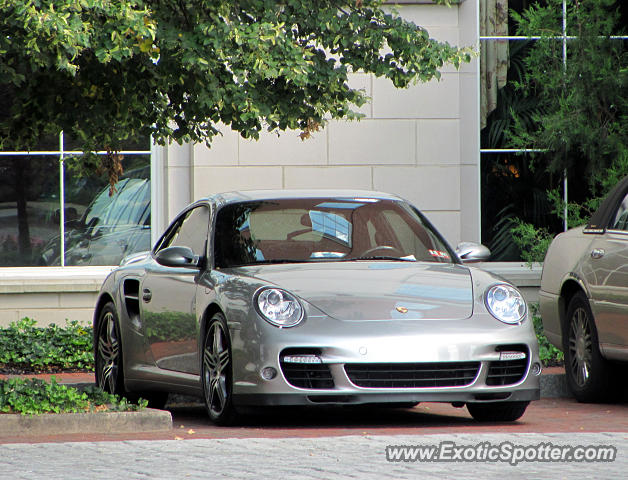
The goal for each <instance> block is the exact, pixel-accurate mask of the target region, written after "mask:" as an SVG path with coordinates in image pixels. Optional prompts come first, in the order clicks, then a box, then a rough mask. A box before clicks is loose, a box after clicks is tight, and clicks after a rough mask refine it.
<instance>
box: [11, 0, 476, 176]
mask: <svg viewBox="0 0 628 480" xmlns="http://www.w3.org/2000/svg"><path fill="white" fill-rule="evenodd" d="M449 2H450V0H439V3H446V4H448V3H449ZM470 58H471V51H470V50H469V49H457V48H454V47H452V46H450V45H448V44H446V43H439V42H437V41H435V40H433V39H430V38H429V36H428V33H427V32H426V31H425V30H424V29H422V28H421V27H418V26H416V25H414V24H413V23H409V22H407V21H404V20H402V19H401V18H399V17H398V16H395V15H393V14H390V13H386V12H385V11H384V10H383V8H382V1H381V0H316V1H313V2H304V1H303V0H240V1H233V0H124V1H123V0H118V1H113V0H47V1H46V0H0V104H4V106H5V107H6V108H1V109H0V148H5V149H6V148H30V147H32V146H33V145H35V144H36V143H37V140H38V139H39V138H41V137H42V136H43V135H45V134H50V133H57V132H58V131H61V130H63V131H65V132H67V133H68V134H70V135H72V136H73V137H76V138H78V139H80V141H81V143H82V145H83V149H84V150H85V151H86V152H87V151H90V150H92V149H95V148H96V147H99V148H103V146H104V147H105V148H107V149H108V150H110V151H112V152H115V151H116V150H119V148H120V145H121V143H122V142H123V141H124V140H125V139H127V138H129V137H138V136H148V135H152V136H153V138H154V139H155V140H156V141H157V142H159V143H161V144H164V143H166V142H168V141H173V140H174V141H177V142H184V141H192V142H201V141H203V142H206V143H207V144H208V145H209V144H211V140H212V138H213V137H214V135H216V134H218V133H219V131H218V125H220V124H224V125H228V126H230V127H231V128H232V129H234V130H236V131H238V132H239V133H240V134H241V135H242V136H244V137H246V138H249V137H253V138H257V137H258V136H259V133H260V132H261V131H262V130H264V129H267V130H269V131H280V130H286V129H300V130H301V135H302V137H303V138H305V137H307V136H309V135H310V134H311V133H312V132H313V131H316V130H317V129H318V128H319V127H320V126H321V125H322V124H324V122H325V119H327V118H332V119H336V118H356V117H357V116H358V115H357V114H356V113H354V112H353V111H352V108H353V106H354V105H355V106H359V105H362V104H363V103H364V102H365V101H366V98H365V95H364V93H363V92H361V91H357V90H355V89H352V88H350V87H349V86H348V83H347V78H348V75H349V73H350V72H352V71H353V72H360V71H361V72H368V73H373V74H375V75H377V76H384V77H387V78H389V79H390V80H391V81H392V82H393V83H394V85H395V86H397V87H406V86H408V85H409V84H410V83H411V82H414V81H428V80H430V79H432V78H438V77H439V68H441V67H442V66H443V65H444V64H446V63H453V64H454V65H456V66H458V65H460V63H461V62H463V61H469V60H470ZM105 161H106V162H108V164H107V165H106V167H107V168H108V170H109V174H110V177H112V178H114V179H115V177H116V176H117V174H118V173H119V162H117V161H116V156H115V155H110V156H108V157H107V158H106V159H105ZM85 162H87V163H88V164H89V163H90V162H92V163H93V162H94V159H93V158H92V159H91V160H89V158H87V159H86V160H85ZM117 169H118V170H117Z"/></svg>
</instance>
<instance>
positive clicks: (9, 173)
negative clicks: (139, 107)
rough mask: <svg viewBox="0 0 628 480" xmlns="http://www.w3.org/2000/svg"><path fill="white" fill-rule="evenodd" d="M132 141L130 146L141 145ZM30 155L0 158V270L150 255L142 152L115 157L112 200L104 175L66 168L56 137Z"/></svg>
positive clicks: (70, 161) (146, 166)
mask: <svg viewBox="0 0 628 480" xmlns="http://www.w3.org/2000/svg"><path fill="white" fill-rule="evenodd" d="M147 143H148V142H146V141H144V142H137V141H135V142H133V143H132V144H129V145H130V146H138V145H142V146H145V145H147ZM37 148H38V149H40V150H39V154H38V152H37V151H35V152H33V153H29V152H2V151H0V174H1V175H2V179H3V180H4V181H3V182H2V185H1V186H0V267H8V266H59V265H117V264H119V263H120V261H121V260H122V258H124V257H125V256H126V255H129V254H131V253H135V252H139V251H144V250H149V249H150V225H151V223H150V217H151V212H150V198H151V185H150V151H149V150H146V151H139V150H135V151H123V152H120V153H121V154H122V155H123V156H124V158H123V160H122V165H123V168H124V174H123V175H122V176H121V177H120V180H119V181H118V182H117V183H116V184H115V185H114V188H113V191H112V194H110V186H109V183H108V179H107V178H106V176H105V175H97V174H93V175H84V174H78V173H76V169H74V168H73V165H74V162H75V160H74V156H75V155H77V154H79V153H80V152H74V151H67V150H66V149H64V143H63V136H60V137H57V139H56V144H55V139H54V138H53V137H50V138H46V139H44V140H42V142H41V144H40V145H39V146H38V147H37Z"/></svg>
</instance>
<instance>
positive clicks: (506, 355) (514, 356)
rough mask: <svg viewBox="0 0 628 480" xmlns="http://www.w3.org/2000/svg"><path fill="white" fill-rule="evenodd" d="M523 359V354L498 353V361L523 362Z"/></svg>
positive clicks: (524, 356)
mask: <svg viewBox="0 0 628 480" xmlns="http://www.w3.org/2000/svg"><path fill="white" fill-rule="evenodd" d="M524 358H526V354H525V353H524V352H499V359H500V360H501V361H508V360H523V359H524Z"/></svg>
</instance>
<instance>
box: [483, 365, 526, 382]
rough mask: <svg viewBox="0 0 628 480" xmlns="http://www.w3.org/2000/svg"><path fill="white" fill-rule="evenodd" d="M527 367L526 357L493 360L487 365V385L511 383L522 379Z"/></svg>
mask: <svg viewBox="0 0 628 480" xmlns="http://www.w3.org/2000/svg"><path fill="white" fill-rule="evenodd" d="M527 368H528V359H527V358H522V359H520V360H506V361H495V362H491V363H489V365H488V374H487V375H486V384H487V385H491V386H494V385H513V384H515V383H519V382H520V381H521V380H523V377H524V376H525V374H526V370H527Z"/></svg>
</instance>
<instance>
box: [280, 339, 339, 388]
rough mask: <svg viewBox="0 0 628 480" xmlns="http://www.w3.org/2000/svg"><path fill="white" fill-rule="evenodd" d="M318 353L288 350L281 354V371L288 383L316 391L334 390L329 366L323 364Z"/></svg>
mask: <svg viewBox="0 0 628 480" xmlns="http://www.w3.org/2000/svg"><path fill="white" fill-rule="evenodd" d="M318 353H319V352H317V351H314V350H309V349H308V350H305V349H304V350H301V349H288V350H284V352H282V354H281V361H280V362H279V364H280V365H281V371H282V373H283V376H284V377H285V378H286V381H287V382H288V383H289V384H290V385H292V386H294V387H298V388H308V389H315V390H322V389H331V388H334V379H333V377H332V376H331V371H330V370H329V366H328V365H326V364H324V363H322V360H321V359H320V357H319V356H318Z"/></svg>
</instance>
